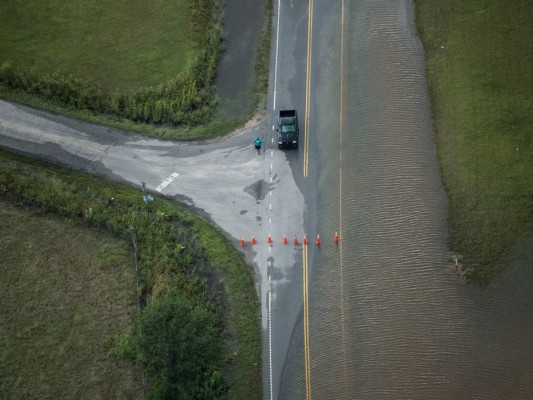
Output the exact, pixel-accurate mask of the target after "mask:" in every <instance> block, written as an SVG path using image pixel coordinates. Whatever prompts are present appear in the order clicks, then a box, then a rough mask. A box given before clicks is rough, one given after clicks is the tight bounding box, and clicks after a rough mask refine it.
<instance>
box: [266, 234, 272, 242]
mask: <svg viewBox="0 0 533 400" xmlns="http://www.w3.org/2000/svg"><path fill="white" fill-rule="evenodd" d="M267 243H268V244H272V236H271V235H270V233H269V234H268V239H267Z"/></svg>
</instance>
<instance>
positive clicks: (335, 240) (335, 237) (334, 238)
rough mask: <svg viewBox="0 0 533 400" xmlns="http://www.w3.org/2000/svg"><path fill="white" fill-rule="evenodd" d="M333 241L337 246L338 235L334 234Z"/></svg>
mask: <svg viewBox="0 0 533 400" xmlns="http://www.w3.org/2000/svg"><path fill="white" fill-rule="evenodd" d="M333 241H334V242H335V244H339V234H338V233H337V232H335V235H334V236H333Z"/></svg>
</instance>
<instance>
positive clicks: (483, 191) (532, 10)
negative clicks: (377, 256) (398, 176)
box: [416, 0, 533, 284]
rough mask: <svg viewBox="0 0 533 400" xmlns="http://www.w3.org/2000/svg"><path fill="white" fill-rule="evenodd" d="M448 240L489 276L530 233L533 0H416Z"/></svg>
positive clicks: (470, 268) (483, 280) (472, 269)
mask: <svg viewBox="0 0 533 400" xmlns="http://www.w3.org/2000/svg"><path fill="white" fill-rule="evenodd" d="M416 17H417V26H418V31H419V33H420V35H421V38H422V42H423V44H424V48H425V52H426V63H427V73H428V82H429V89H430V95H431V101H432V110H433V116H434V124H435V130H436V134H437V140H438V155H439V160H440V164H441V173H442V177H443V181H444V184H445V186H446V190H447V193H448V197H449V200H450V209H449V223H450V248H451V250H452V251H453V252H455V253H457V254H459V255H461V256H462V260H461V261H462V263H463V269H462V271H461V272H462V273H464V274H465V275H466V276H467V277H468V278H469V279H470V280H472V281H474V282H477V283H480V284H487V283H488V282H490V281H491V280H492V279H493V278H494V277H495V276H496V275H497V274H498V273H499V272H500V271H501V270H502V269H503V268H504V266H505V265H506V264H507V263H508V261H509V257H510V255H511V252H512V250H513V248H514V247H515V246H516V245H517V243H519V241H520V239H522V238H524V237H525V236H528V235H531V234H532V233H533V173H532V171H533V135H532V127H533V72H532V71H533V70H532V65H533V51H532V49H533V48H532V45H531V43H533V24H532V23H531V21H533V4H532V3H531V1H530V0H516V1H506V0H473V1H457V0H417V1H416Z"/></svg>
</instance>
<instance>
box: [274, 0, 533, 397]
mask: <svg viewBox="0 0 533 400" xmlns="http://www.w3.org/2000/svg"><path fill="white" fill-rule="evenodd" d="M323 3H324V4H320V2H318V1H315V15H317V14H318V13H320V15H321V18H320V20H321V21H322V22H320V21H318V18H317V22H316V23H317V25H318V26H317V27H316V30H318V31H319V32H321V35H320V37H318V38H317V39H316V41H318V42H319V43H320V44H319V45H318V46H317V48H320V49H322V48H327V49H328V50H327V51H326V52H324V53H318V52H317V54H314V59H313V62H314V63H315V68H314V71H315V75H314V82H315V85H316V86H315V93H320V95H321V96H320V98H321V100H316V99H315V100H314V102H313V105H312V109H313V111H314V116H315V118H314V120H315V127H314V128H315V130H316V140H317V148H318V149H320V150H318V156H319V165H320V167H319V168H318V169H317V179H318V185H319V188H320V194H319V199H318V221H317V225H318V227H320V228H321V229H322V232H323V233H324V237H331V236H332V235H333V233H334V231H336V230H338V231H340V232H341V235H342V237H341V241H342V242H341V246H340V247H339V248H338V249H337V248H335V247H334V246H322V249H321V250H320V251H318V250H316V248H314V247H310V249H309V250H310V261H311V269H312V270H311V272H310V273H311V281H310V288H309V290H310V294H309V302H310V310H309V316H310V326H309V329H310V332H311V335H310V348H311V350H310V352H311V389H312V398H314V399H407V398H409V399H529V398H533V290H532V287H533V271H532V269H531V265H533V261H532V258H531V251H530V252H529V258H528V257H527V256H526V255H524V254H522V255H521V256H519V257H518V259H519V260H520V261H517V262H515V265H514V266H513V267H512V268H511V269H510V270H509V271H508V272H507V273H506V274H504V275H503V276H502V277H501V279H500V280H499V282H496V283H495V284H494V285H492V286H491V287H490V288H487V289H484V290H480V289H478V288H476V287H473V286H468V285H466V284H465V283H464V282H462V281H461V279H460V278H458V277H457V276H456V275H455V274H454V273H453V272H452V268H451V266H450V265H451V264H452V261H451V260H450V254H449V253H448V248H447V241H446V238H447V229H448V227H447V224H446V218H447V203H446V196H445V193H444V190H443V188H442V185H441V181H440V176H439V171H438V164H437V159H436V154H435V147H434V141H433V140H434V139H433V132H432V125H431V116H430V109H429V102H428V95H427V89H426V83H425V76H424V65H423V50H422V47H421V45H420V43H419V40H418V38H417V37H416V32H415V28H414V15H413V4H412V2H411V1H400V0H383V1H379V0H373V1H371V0H367V1H346V2H345V10H344V13H345V26H344V32H343V37H344V49H343V50H344V51H343V54H344V58H343V59H341V57H340V56H336V57H332V56H331V54H332V53H336V52H338V53H337V54H340V51H341V47H340V46H341V45H340V39H341V27H340V23H339V22H338V21H340V18H341V11H340V9H341V1H332V2H323ZM326 3H327V4H326ZM335 21H337V24H336V26H338V30H337V31H335V29H332V28H331V26H335V25H332V24H333V23H334V22H335ZM320 24H323V26H321V25H320ZM326 32H329V34H326ZM328 53H329V54H328ZM341 60H342V71H343V74H342V87H343V88H342V90H341V88H340V87H341V84H340V81H341V72H340V71H341ZM341 94H342V101H341ZM324 104H327V105H328V107H324ZM332 110H333V111H332ZM332 114H333V115H332ZM339 198H340V201H339ZM530 242H533V241H530ZM530 242H528V243H526V244H524V247H523V249H525V250H527V249H529V250H530V249H531V248H532V247H533V243H530ZM302 330H303V328H301V327H300V328H299V329H297V331H296V332H295V333H294V337H293V346H292V352H291V353H290V354H289V358H288V363H287V366H286V371H285V374H284V381H283V384H282V387H281V392H280V397H281V398H283V399H285V398H287V399H289V398H290V399H302V398H305V378H304V374H303V344H302V339H301V335H302Z"/></svg>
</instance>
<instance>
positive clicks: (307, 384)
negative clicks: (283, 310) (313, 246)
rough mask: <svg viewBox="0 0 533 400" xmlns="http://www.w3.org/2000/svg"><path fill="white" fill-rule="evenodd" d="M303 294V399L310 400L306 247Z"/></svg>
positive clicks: (303, 253) (305, 247)
mask: <svg viewBox="0 0 533 400" xmlns="http://www.w3.org/2000/svg"><path fill="white" fill-rule="evenodd" d="M302 257H303V260H302V268H303V293H304V365H305V398H306V399H307V400H311V367H310V363H311V357H310V352H309V347H310V346H309V305H308V304H309V297H308V296H309V295H308V289H307V288H308V286H309V285H308V270H309V268H308V261H307V245H304V246H303V252H302Z"/></svg>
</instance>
